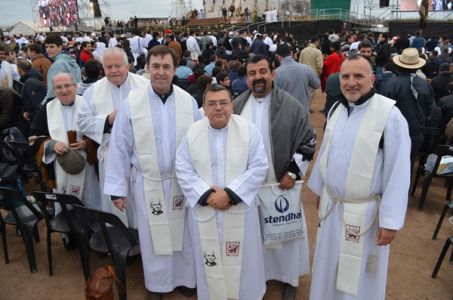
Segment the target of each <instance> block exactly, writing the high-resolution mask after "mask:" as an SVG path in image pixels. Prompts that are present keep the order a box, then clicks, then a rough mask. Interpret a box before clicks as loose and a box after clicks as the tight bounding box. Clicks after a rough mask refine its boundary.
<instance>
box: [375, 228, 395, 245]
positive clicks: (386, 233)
mask: <svg viewBox="0 0 453 300" xmlns="http://www.w3.org/2000/svg"><path fill="white" fill-rule="evenodd" d="M396 233H397V231H396V230H393V229H387V228H380V227H379V229H378V232H377V236H376V244H377V245H378V246H385V245H390V243H391V242H392V241H393V239H394V238H395V236H396Z"/></svg>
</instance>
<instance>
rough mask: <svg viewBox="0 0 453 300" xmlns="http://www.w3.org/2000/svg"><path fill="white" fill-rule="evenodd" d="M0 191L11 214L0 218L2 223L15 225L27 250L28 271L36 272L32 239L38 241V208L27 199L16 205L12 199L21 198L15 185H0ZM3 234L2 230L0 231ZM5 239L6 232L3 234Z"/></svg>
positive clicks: (40, 218)
mask: <svg viewBox="0 0 453 300" xmlns="http://www.w3.org/2000/svg"><path fill="white" fill-rule="evenodd" d="M0 191H1V192H3V194H4V208H6V209H7V210H9V211H10V212H11V214H10V215H9V216H7V217H6V218H3V219H2V223H3V222H4V223H5V224H8V225H14V226H17V229H18V230H19V232H20V236H21V237H22V239H23V241H24V244H25V250H26V252H27V258H28V264H29V267H30V272H32V273H35V272H37V270H38V269H37V267H36V257H35V250H34V245H33V244H34V241H33V239H35V240H36V242H39V241H40V239H39V232H38V222H39V221H40V220H42V219H43V216H42V215H41V213H40V212H39V210H38V208H37V207H35V206H34V205H32V204H31V203H30V202H28V201H27V200H24V201H22V203H21V205H19V206H17V205H16V203H14V201H13V199H22V197H20V192H19V191H18V189H17V188H15V187H10V186H0ZM2 234H3V231H2ZM3 239H4V240H6V232H5V235H4V236H3Z"/></svg>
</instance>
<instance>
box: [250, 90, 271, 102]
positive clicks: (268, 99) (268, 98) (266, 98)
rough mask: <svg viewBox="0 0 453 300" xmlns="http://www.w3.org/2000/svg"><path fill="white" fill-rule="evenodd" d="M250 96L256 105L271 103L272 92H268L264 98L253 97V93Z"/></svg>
mask: <svg viewBox="0 0 453 300" xmlns="http://www.w3.org/2000/svg"><path fill="white" fill-rule="evenodd" d="M251 95H252V99H254V100H255V101H256V102H258V103H263V102H269V101H271V97H272V90H271V91H270V92H269V94H267V95H266V96H264V97H262V98H258V97H255V96H254V95H253V93H252V94H251Z"/></svg>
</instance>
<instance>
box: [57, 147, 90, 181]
mask: <svg viewBox="0 0 453 300" xmlns="http://www.w3.org/2000/svg"><path fill="white" fill-rule="evenodd" d="M57 161H58V163H59V164H60V166H61V168H62V169H63V170H64V171H65V172H66V173H68V174H70V175H76V174H79V173H80V172H82V170H83V168H85V158H83V156H82V155H81V154H80V153H79V152H77V151H76V150H73V149H69V151H68V152H66V153H65V154H62V155H57Z"/></svg>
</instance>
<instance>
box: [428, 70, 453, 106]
mask: <svg viewBox="0 0 453 300" xmlns="http://www.w3.org/2000/svg"><path fill="white" fill-rule="evenodd" d="M452 81H453V74H451V73H450V72H441V73H439V75H438V76H437V77H434V78H433V79H432V80H431V87H432V88H433V95H434V100H436V102H437V101H438V100H439V99H440V98H442V97H443V96H447V95H448V94H449V92H448V89H447V85H448V84H449V83H450V82H452Z"/></svg>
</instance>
